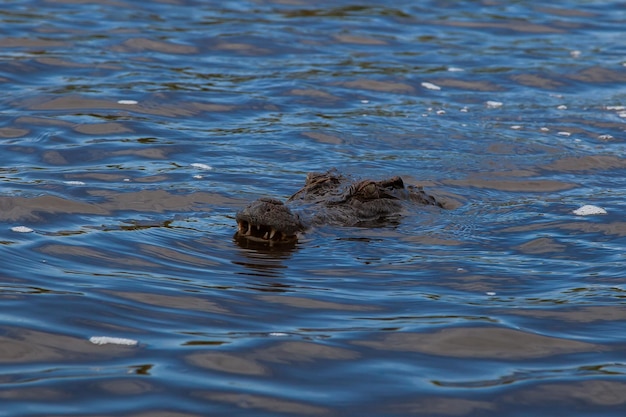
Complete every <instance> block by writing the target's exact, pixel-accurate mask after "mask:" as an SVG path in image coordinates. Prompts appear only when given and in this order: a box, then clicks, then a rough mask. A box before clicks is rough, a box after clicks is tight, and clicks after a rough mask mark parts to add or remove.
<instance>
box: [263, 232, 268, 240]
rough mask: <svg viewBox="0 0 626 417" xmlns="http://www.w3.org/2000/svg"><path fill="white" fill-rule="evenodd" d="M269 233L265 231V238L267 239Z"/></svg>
mask: <svg viewBox="0 0 626 417" xmlns="http://www.w3.org/2000/svg"><path fill="white" fill-rule="evenodd" d="M267 235H268V232H265V234H264V235H263V239H266V240H267Z"/></svg>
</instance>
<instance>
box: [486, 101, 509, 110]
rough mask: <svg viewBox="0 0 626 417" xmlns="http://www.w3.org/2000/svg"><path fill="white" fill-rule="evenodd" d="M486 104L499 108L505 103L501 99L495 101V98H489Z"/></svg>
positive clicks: (488, 106) (491, 107)
mask: <svg viewBox="0 0 626 417" xmlns="http://www.w3.org/2000/svg"><path fill="white" fill-rule="evenodd" d="M485 104H486V105H487V108H490V109H498V108H500V107H502V106H503V105H504V103H502V102H501V101H493V100H489V101H487V102H486V103H485Z"/></svg>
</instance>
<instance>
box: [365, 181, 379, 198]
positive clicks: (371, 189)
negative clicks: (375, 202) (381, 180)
mask: <svg viewBox="0 0 626 417" xmlns="http://www.w3.org/2000/svg"><path fill="white" fill-rule="evenodd" d="M361 191H363V195H364V197H366V198H376V195H377V192H376V191H377V187H376V184H372V183H370V184H367V185H366V186H365V187H363V188H362V189H361Z"/></svg>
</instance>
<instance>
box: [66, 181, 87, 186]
mask: <svg viewBox="0 0 626 417" xmlns="http://www.w3.org/2000/svg"><path fill="white" fill-rule="evenodd" d="M63 183H64V184H67V185H85V183H84V182H82V181H63Z"/></svg>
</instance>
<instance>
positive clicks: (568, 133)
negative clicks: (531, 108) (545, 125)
mask: <svg viewBox="0 0 626 417" xmlns="http://www.w3.org/2000/svg"><path fill="white" fill-rule="evenodd" d="M556 134H557V135H559V136H572V134H571V133H570V132H556Z"/></svg>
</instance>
